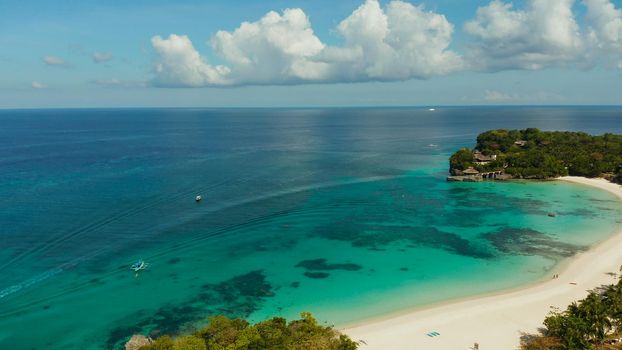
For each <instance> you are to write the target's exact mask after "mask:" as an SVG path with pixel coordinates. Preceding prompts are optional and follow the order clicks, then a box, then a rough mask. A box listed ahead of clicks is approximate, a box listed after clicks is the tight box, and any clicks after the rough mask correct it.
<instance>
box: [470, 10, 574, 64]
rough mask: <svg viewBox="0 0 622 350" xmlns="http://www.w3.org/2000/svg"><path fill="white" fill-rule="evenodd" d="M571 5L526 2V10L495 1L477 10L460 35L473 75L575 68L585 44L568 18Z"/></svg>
mask: <svg viewBox="0 0 622 350" xmlns="http://www.w3.org/2000/svg"><path fill="white" fill-rule="evenodd" d="M573 2H574V0H529V1H528V3H527V6H526V8H525V9H524V10H517V9H514V8H513V6H512V4H511V3H505V2H503V1H501V0H493V1H492V2H490V4H488V5H487V6H484V7H480V8H478V10H477V14H476V17H475V19H473V20H472V21H469V22H467V23H466V24H465V25H464V30H465V32H467V33H468V34H470V35H471V36H472V37H473V38H474V39H475V42H474V43H473V44H472V46H471V47H470V48H469V54H468V57H469V63H470V64H471V66H472V68H474V69H483V70H492V71H495V70H503V69H542V68H544V67H546V66H551V65H558V64H563V63H568V62H576V61H577V60H578V59H579V57H580V56H581V55H582V54H583V40H582V37H581V33H580V31H579V26H578V24H577V22H576V21H575V18H574V14H573V12H572V5H573Z"/></svg>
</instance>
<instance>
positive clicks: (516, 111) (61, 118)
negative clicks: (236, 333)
mask: <svg viewBox="0 0 622 350" xmlns="http://www.w3.org/2000/svg"><path fill="white" fill-rule="evenodd" d="M527 127H537V128H540V129H543V130H580V131H585V132H589V133H593V134H602V133H605V132H611V133H622V108H621V107H446V108H436V110H435V111H429V110H428V109H427V108H336V109H67V110H63V109H51V110H2V111H0V179H1V180H0V276H1V277H2V278H0V348H2V349H120V348H122V346H123V344H124V342H125V341H126V340H127V339H128V338H129V336H131V335H132V334H134V333H142V334H146V335H151V336H153V337H157V336H158V335H160V334H165V333H166V334H175V333H177V332H187V331H192V330H193V329H196V328H197V327H200V326H201V325H204V324H205V323H206V322H207V317H208V316H210V315H215V314H226V315H228V316H232V317H243V318H246V319H248V320H250V321H258V320H262V319H265V318H268V317H272V316H284V317H288V318H294V317H297V316H298V315H299V313H300V312H302V311H311V312H313V313H314V315H315V316H316V317H317V318H318V319H319V320H321V321H322V322H326V323H327V324H331V325H337V326H343V325H347V324H353V323H356V322H361V321H363V320H366V319H371V318H376V317H382V316H386V315H389V314H392V313H398V312H400V310H405V309H412V308H416V307H422V306H426V305H430V304H435V303H441V302H446V301H448V300H453V299H459V298H465V297H469V296H474V295H478V294H483V293H491V292H495V291H501V290H504V289H510V288H516V287H519V286H522V285H525V284H529V283H534V282H536V281H539V280H542V279H547V278H550V277H551V276H552V274H553V271H554V269H555V267H556V266H558V265H559V264H560V263H562V262H563V261H564V260H565V259H567V258H569V257H571V256H573V255H574V254H576V253H577V252H580V251H583V250H585V249H588V248H589V246H591V245H593V244H595V243H597V242H599V241H602V240H604V239H606V238H607V237H609V236H610V235H611V234H613V233H614V232H615V231H616V230H617V229H619V227H620V226H622V219H621V218H622V204H621V203H619V202H618V201H617V200H616V199H615V198H614V197H613V195H611V194H609V193H606V192H602V191H599V190H597V189H592V188H587V187H583V186H580V185H575V184H570V183H561V182H556V181H546V182H524V181H514V182H484V183H448V182H446V181H445V177H446V176H447V170H448V161H447V160H448V157H449V155H450V154H451V153H452V152H453V151H455V150H456V149H458V148H460V147H473V145H474V144H475V138H476V136H477V135H478V134H479V133H480V132H483V131H485V130H489V129H495V128H507V129H513V128H527ZM197 195H201V196H202V198H203V200H202V201H200V202H196V201H195V196H197ZM550 212H554V213H556V214H557V216H556V217H554V218H553V217H549V216H548V215H547V214H548V213H550ZM138 259H144V260H145V261H146V262H148V263H149V268H148V269H147V270H146V271H142V272H140V273H138V274H135V273H134V272H133V271H131V270H130V269H129V267H130V265H131V264H132V263H133V262H135V261H137V260H138Z"/></svg>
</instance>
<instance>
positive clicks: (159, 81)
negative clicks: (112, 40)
mask: <svg viewBox="0 0 622 350" xmlns="http://www.w3.org/2000/svg"><path fill="white" fill-rule="evenodd" d="M151 44H152V45H153V48H154V49H155V50H156V52H157V53H158V56H159V62H158V63H157V64H156V66H155V78H154V81H153V82H154V84H156V85H159V86H173V87H175V86H176V87H183V86H186V87H199V86H206V85H227V84H229V82H228V80H227V78H226V76H227V75H228V74H229V73H230V71H229V69H228V68H227V67H223V66H216V67H214V66H211V65H210V64H208V63H207V62H206V61H205V59H204V58H202V57H201V56H200V55H199V53H198V52H197V50H195V48H194V46H192V42H191V41H190V39H188V37H187V36H185V35H175V34H171V35H170V36H169V37H168V38H167V39H163V38H161V37H160V36H154V37H153V38H151Z"/></svg>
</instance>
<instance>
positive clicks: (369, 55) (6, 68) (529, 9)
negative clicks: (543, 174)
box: [0, 0, 622, 108]
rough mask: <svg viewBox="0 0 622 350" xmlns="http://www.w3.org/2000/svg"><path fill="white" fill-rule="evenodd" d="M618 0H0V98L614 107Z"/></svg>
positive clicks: (620, 25)
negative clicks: (602, 105) (603, 105)
mask: <svg viewBox="0 0 622 350" xmlns="http://www.w3.org/2000/svg"><path fill="white" fill-rule="evenodd" d="M620 91H622V3H621V1H617V0H577V1H574V0H521V1H518V0H516V1H508V0H486V1H484V0H468V1H464V0H423V1H415V0H413V1H410V0H393V1H389V0H382V1H379V0H307V1H300V0H254V1H251V0H236V1H221V0H210V1H208V0H178V1H163V0H132V1H127V0H107V1H103V0H73V1H69V0H56V1H49V0H2V1H0V108H47V107H52V108H62V107H77V108H82V107H104V108H105V107H313V106H438V105H575V104H579V105H601V104H605V105H612V104H613V105H620V104H622V93H620Z"/></svg>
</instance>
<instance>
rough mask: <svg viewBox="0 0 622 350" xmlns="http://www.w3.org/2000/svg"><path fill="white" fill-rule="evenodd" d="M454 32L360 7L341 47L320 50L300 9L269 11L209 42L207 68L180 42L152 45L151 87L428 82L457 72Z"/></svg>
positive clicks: (389, 9) (425, 16) (438, 21)
mask: <svg viewBox="0 0 622 350" xmlns="http://www.w3.org/2000/svg"><path fill="white" fill-rule="evenodd" d="M453 29H454V28H453V25H452V24H451V23H449V22H448V21H447V19H446V18H445V16H443V15H440V14H436V13H433V12H429V11H426V10H425V9H424V8H423V6H414V5H412V4H410V3H407V2H403V1H399V0H394V1H391V2H389V3H388V4H387V6H386V7H384V8H382V7H381V6H380V3H379V2H378V1H377V0H367V1H366V2H365V3H364V4H362V5H361V6H360V7H359V8H358V9H356V10H355V11H354V12H353V13H352V14H351V15H350V16H349V17H348V18H346V19H344V20H343V21H342V22H341V23H340V24H339V25H338V27H337V33H338V34H339V35H340V36H341V37H342V38H343V45H340V46H330V45H326V44H325V43H323V42H322V41H321V40H320V39H319V38H318V37H317V36H316V35H315V34H314V31H313V28H312V26H311V22H310V20H309V18H308V16H307V15H306V14H305V13H304V11H303V10H301V9H287V10H284V11H283V12H282V13H277V12H274V11H271V12H269V13H267V14H266V15H265V16H263V17H262V18H261V19H259V20H258V21H255V22H244V23H242V24H241V25H240V26H239V27H238V28H236V29H235V30H234V31H232V32H228V31H219V32H217V33H216V34H215V35H214V36H213V37H212V38H211V40H210V42H209V44H210V47H211V49H212V50H213V52H214V53H215V54H216V55H217V56H218V57H220V58H221V59H222V61H223V64H222V65H213V64H210V63H209V62H208V61H207V59H206V58H205V57H203V56H202V55H201V54H199V52H198V51H197V50H196V49H195V48H194V46H193V44H192V42H191V41H190V39H189V38H188V37H187V36H185V35H176V34H171V35H170V36H169V37H168V38H162V37H160V36H154V37H153V38H152V40H151V42H152V45H153V48H154V49H155V51H156V53H157V63H156V65H155V69H154V79H153V81H152V82H153V84H154V85H157V86H178V87H181V86H184V87H200V86H226V85H243V84H297V83H309V82H358V81H392V80H405V79H412V78H428V77H431V76H435V75H442V74H447V73H449V72H452V71H456V70H459V69H461V68H462V65H463V63H462V59H461V57H460V56H459V55H458V54H456V53H454V52H453V51H451V50H449V49H448V47H449V44H450V43H451V37H452V34H453Z"/></svg>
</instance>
